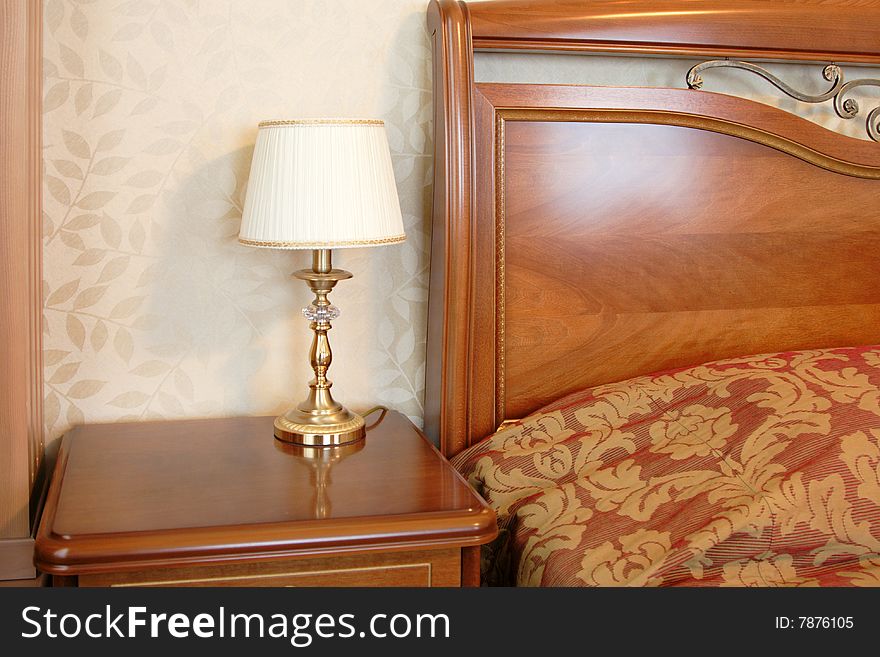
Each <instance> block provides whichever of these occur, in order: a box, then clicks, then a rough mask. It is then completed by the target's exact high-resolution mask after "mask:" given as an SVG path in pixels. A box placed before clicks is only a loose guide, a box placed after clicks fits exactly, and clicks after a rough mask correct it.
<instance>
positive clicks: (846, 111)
mask: <svg viewBox="0 0 880 657" xmlns="http://www.w3.org/2000/svg"><path fill="white" fill-rule="evenodd" d="M712 68H737V69H741V70H744V71H749V72H751V73H754V74H756V75H758V76H760V77H762V78H764V79H765V80H767V82H769V83H770V84H772V85H773V86H774V87H776V88H777V89H779V90H780V91H782V92H783V93H785V94H786V95H788V96H790V97H791V98H794V99H796V100H799V101H801V102H803V103H824V102H827V101H829V100H833V102H834V111H835V112H837V115H838V116H839V117H840V118H842V119H854V118H856V117H857V116H858V115H859V112H860V109H861V108H860V107H859V103H858V102H857V101H856V100H855V99H853V98H847V97H846V96H847V95H848V94H849V93H850V92H852V90H853V89H856V88H857V87H880V80H873V79H870V78H862V79H858V80H851V81H849V82H844V79H843V71H842V70H841V69H840V67H839V66H837V65H836V64H829V65H828V66H826V67H825V68H824V69H823V70H822V77H823V78H825V80H827V81H828V82H830V83H831V88H830V89H828V91H826V92H825V93H821V94H805V93H802V92H800V91H798V90H797V89H795V88H793V87H791V86H789V85H788V84H786V83H785V82H783V81H782V80H780V79H779V78H778V77H776V76H775V75H773V74H772V73H771V72H770V71H768V70H767V69H765V68H762V67H760V66H757V65H755V64H751V63H749V62H741V61H735V60H729V59H713V60H710V61H707V62H703V63H702V64H697V65H696V66H694V67H693V68H692V69H691V70H690V71H688V74H687V85H688V88H690V89H702V87H703V77H702V75H701V74H702V73H703V71H706V70H709V69H712ZM867 123H868V125H867V130H868V136H869V137H870V138H871V139H873V140H874V141H877V142H880V106H878V107H876V108H875V109H874V110H872V111H871V112H870V113H869V114H868V118H867Z"/></svg>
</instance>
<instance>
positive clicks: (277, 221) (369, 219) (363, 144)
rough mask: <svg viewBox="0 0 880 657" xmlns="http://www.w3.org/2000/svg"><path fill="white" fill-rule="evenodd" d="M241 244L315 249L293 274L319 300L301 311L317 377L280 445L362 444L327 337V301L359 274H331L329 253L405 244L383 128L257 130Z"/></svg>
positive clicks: (370, 123) (281, 426)
mask: <svg viewBox="0 0 880 657" xmlns="http://www.w3.org/2000/svg"><path fill="white" fill-rule="evenodd" d="M259 128H260V129H259V132H258V134H257V142H256V145H255V147H254V158H253V162H252V164H251V175H250V180H249V181H248V189H247V197H246V199H245V206H244V212H243V214H242V219H241V230H240V231H239V237H238V239H239V242H241V243H242V244H245V245H247V246H256V247H264V248H273V249H311V250H312V252H313V253H312V268H311V269H303V270H300V271H297V272H295V273H294V276H296V277H297V278H299V279H301V280H303V281H305V282H306V284H307V285H308V286H309V288H310V289H311V291H312V293H313V294H314V295H315V298H314V300H313V301H312V302H311V303H310V304H309V305H308V306H306V307H305V308H303V310H302V314H303V316H304V317H305V318H306V319H307V320H308V321H309V327H310V328H311V329H312V331H313V338H312V348H311V352H310V360H311V365H312V369H313V370H314V372H315V378H314V379H312V380H311V381H310V382H309V393H308V395H307V396H306V398H305V400H303V401H302V402H301V403H300V404H299V405H298V406H296V407H295V408H293V409H291V410H290V411H288V412H287V413H285V414H284V415H282V416H280V417H278V418H276V420H275V437H276V438H278V439H279V440H282V441H284V442H289V443H294V444H297V445H306V446H309V447H332V446H334V445H344V444H348V443H352V442H355V441H357V440H360V439H362V438H363V437H364V433H365V432H364V419H363V418H362V417H361V416H360V415H357V414H356V413H353V412H351V411H350V410H348V409H347V408H345V407H344V406H342V405H341V404H340V403H338V402H337V401H336V400H335V399H333V396H332V395H331V394H330V387H331V385H332V384H331V382H330V380H329V379H328V378H327V370H328V368H329V367H330V362H331V360H332V357H333V354H332V352H331V351H330V342H329V340H328V338H327V332H328V331H329V330H330V328H331V325H330V322H331V321H332V320H335V319H336V318H337V317H339V314H340V313H339V309H338V308H337V307H336V306H334V305H332V304H331V303H330V301H329V300H328V299H327V296H328V295H329V294H330V291H331V290H332V289H333V287H334V286H335V285H336V283H338V282H339V281H341V280H345V279H347V278H351V277H352V274H351V273H349V272H347V271H344V270H342V269H334V268H333V265H332V261H331V249H334V248H354V247H364V246H379V245H383V244H395V243H397V242H402V241H403V240H404V239H406V238H405V235H404V232H403V220H402V218H401V214H400V204H399V201H398V197H397V188H396V186H395V182H394V171H393V169H392V166H391V154H390V152H389V149H388V140H387V138H386V136H385V126H384V124H383V123H382V121H377V120H373V119H301V120H293V121H264V122H262V123H260V125H259Z"/></svg>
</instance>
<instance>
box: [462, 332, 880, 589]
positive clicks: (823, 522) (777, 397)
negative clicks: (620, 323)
mask: <svg viewBox="0 0 880 657" xmlns="http://www.w3.org/2000/svg"><path fill="white" fill-rule="evenodd" d="M453 464H454V465H455V467H456V468H458V470H459V471H460V472H461V473H462V474H463V475H464V476H465V477H466V478H467V479H468V481H469V482H470V483H471V485H473V486H474V487H475V488H476V489H477V490H478V491H479V492H480V493H481V494H482V495H483V497H484V498H485V499H486V500H487V501H488V502H489V503H490V504H491V505H492V506H493V507H494V508H495V510H496V512H497V514H498V520H499V528H500V534H499V538H498V539H497V540H496V541H495V542H493V543H492V544H490V545H489V546H487V547H486V548H485V549H484V553H483V564H482V570H483V578H484V582H485V583H487V584H491V585H520V586H880V347H877V346H870V347H854V348H842V349H827V350H816V351H797V352H785V353H777V354H770V355H758V356H749V357H745V358H737V359H731V360H725V361H718V362H713V363H707V364H703V365H699V366H697V367H690V368H686V369H680V370H674V371H666V372H660V373H656V374H653V375H649V376H643V377H639V378H635V379H631V380H628V381H623V382H621V383H615V384H612V385H603V386H600V387H596V388H591V389H588V390H583V391H580V392H577V393H574V394H571V395H568V396H566V397H564V398H562V399H559V400H558V401H556V402H554V403H553V404H551V405H549V406H547V407H545V408H543V409H541V410H540V411H539V412H537V413H535V414H533V415H531V416H529V417H527V418H525V419H523V420H521V421H519V422H517V423H515V424H513V425H512V426H509V427H507V428H505V429H504V430H502V431H499V432H498V433H496V434H494V435H492V436H490V437H488V438H486V439H484V440H483V441H481V442H479V443H477V444H475V445H473V446H471V447H470V448H468V449H467V450H465V451H464V452H462V453H460V454H458V455H457V456H456V457H455V458H454V459H453Z"/></svg>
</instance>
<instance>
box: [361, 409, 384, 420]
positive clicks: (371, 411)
mask: <svg viewBox="0 0 880 657" xmlns="http://www.w3.org/2000/svg"><path fill="white" fill-rule="evenodd" d="M376 411H382V412H383V413H387V412H388V408H387V407H386V406H373V408H371V409H370V410H368V411H367V412H366V413H362V414H361V417H363V418H366V417H367V416H368V415H371V414H373V413H375V412H376Z"/></svg>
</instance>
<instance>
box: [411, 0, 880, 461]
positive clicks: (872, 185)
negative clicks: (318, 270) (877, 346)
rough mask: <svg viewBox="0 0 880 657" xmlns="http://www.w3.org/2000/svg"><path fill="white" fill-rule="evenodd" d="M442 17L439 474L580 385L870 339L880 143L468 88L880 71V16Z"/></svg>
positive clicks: (652, 6)
mask: <svg viewBox="0 0 880 657" xmlns="http://www.w3.org/2000/svg"><path fill="white" fill-rule="evenodd" d="M428 18H429V26H430V28H431V30H432V33H433V35H434V43H435V51H434V88H435V95H434V98H435V100H434V102H435V121H434V128H435V143H436V144H437V145H438V149H437V154H436V156H435V166H434V172H435V174H434V175H435V185H434V222H433V234H434V238H433V239H434V251H433V254H432V268H431V288H430V295H429V333H428V354H429V357H428V363H427V395H428V399H427V400H426V409H428V410H429V412H427V413H426V418H425V420H426V430H427V431H428V432H429V434H430V435H434V436H437V437H438V438H439V440H440V444H441V449H442V450H443V452H444V453H445V454H447V455H454V454H456V453H458V452H459V451H461V450H462V449H464V448H465V447H467V446H468V445H469V444H472V443H473V442H475V441H477V440H480V439H481V438H483V437H484V436H486V435H488V434H489V433H491V432H493V431H494V430H495V429H496V427H497V426H498V425H499V423H500V422H502V421H503V420H505V419H507V418H510V417H515V416H520V415H522V414H523V413H526V412H528V411H529V410H534V409H535V408H536V407H538V406H540V405H541V404H542V403H543V402H545V401H549V400H550V399H551V398H553V397H554V396H558V394H561V392H564V391H565V390H569V389H571V388H573V387H577V386H580V385H585V384H587V383H599V382H608V381H611V380H614V379H616V378H620V377H623V376H629V375H632V374H639V373H645V372H647V371H649V370H650V368H652V367H666V366H673V365H676V364H690V361H692V360H693V359H707V358H712V357H717V358H721V357H724V356H726V355H732V354H735V353H746V352H748V351H751V350H756V349H757V350H761V349H768V350H775V349H782V348H789V347H791V348H794V347H803V346H828V345H830V344H845V343H848V344H854V343H858V342H866V341H875V340H877V339H878V338H877V334H876V331H875V329H874V327H875V326H877V324H878V323H877V321H876V320H877V315H876V313H877V305H876V302H877V299H876V296H875V293H874V290H875V289H876V286H874V285H873V284H869V280H871V279H872V278H875V277H876V273H877V267H876V264H875V261H876V259H874V260H871V259H870V258H869V256H868V255H867V254H868V253H869V252H870V250H871V249H872V248H874V247H875V246H876V237H877V233H876V224H874V223H872V219H876V216H877V215H876V211H875V208H876V203H875V202H872V201H871V198H872V194H873V197H876V191H873V192H872V191H871V190H875V189H876V187H877V184H876V182H875V180H876V179H877V178H878V175H880V149H878V146H877V144H876V143H873V142H867V141H863V140H857V139H852V138H848V137H843V136H841V135H837V134H834V133H831V132H829V131H827V130H825V129H823V128H821V127H819V126H817V125H815V124H812V123H810V122H808V121H805V120H800V119H797V118H795V117H793V116H791V115H788V114H786V113H785V112H782V111H781V110H778V109H774V108H771V107H765V106H761V105H758V104H756V103H750V102H749V101H744V100H741V99H736V98H732V97H726V96H722V95H719V94H709V93H705V92H694V91H688V90H674V89H662V90H660V89H655V90H644V89H610V90H602V89H599V88H589V87H578V86H573V85H572V86H567V87H562V86H552V85H540V84H533V85H475V84H474V79H473V65H472V61H473V56H474V51H475V50H479V49H490V50H496V51H502V52H503V51H509V50H521V49H531V50H572V51H581V50H582V51H596V52H618V53H632V54H652V55H658V54H659V55H679V56H687V57H706V58H715V57H724V56H731V57H742V58H760V59H766V60H771V61H773V60H779V61H788V60H816V61H819V62H823V63H828V62H829V61H838V62H862V63H877V62H880V1H878V0H794V1H792V2H759V1H756V0H743V1H742V2H740V1H737V2H733V1H720V0H718V1H707V2H699V3H696V2H689V1H688V0H662V1H660V2H647V1H645V0H613V1H612V0H595V1H591V2H586V1H578V0H564V1H563V0H548V1H547V2H540V3H538V2H529V1H526V0H498V1H494V2H471V3H465V2H459V1H457V0H435V1H434V2H432V3H431V7H430V9H429V15H428ZM599 110H602V111H599ZM542 112H543V113H544V115H545V116H544V118H543V120H541V119H539V117H538V116H537V115H538V114H539V113H542ZM565 112H569V114H567V115H564V113H565ZM664 114H672V115H675V117H676V121H677V125H676V126H673V125H672V123H675V122H676V121H674V122H672V123H669V122H667V125H665V126H664V121H663V118H662V116H663V115H664ZM527 115H531V116H527ZM588 115H589V116H588ZM499 121H501V124H503V123H504V122H507V123H509V125H510V126H511V129H510V134H509V138H508V141H507V143H506V145H505V146H504V147H503V148H502V147H500V145H499V144H500V139H499V138H498V137H499ZM551 123H552V124H565V123H567V124H576V125H568V126H560V125H553V126H549V124H551ZM603 123H604V124H607V126H606V127H602V126H601V125H599V124H603ZM517 124H521V125H517ZM615 124H622V125H623V126H625V127H620V126H618V127H614V126H615ZM514 125H516V127H513V126H514ZM548 126H549V127H548ZM545 139H546V140H547V141H546V142H545ZM645 142H653V146H654V147H655V148H654V150H653V151H652V150H650V147H651V145H650V144H649V145H648V146H645ZM740 142H742V143H740ZM627 145H633V148H632V149H630V150H627V148H626V146H627ZM606 147H607V149H608V152H607V153H606V154H604V155H603V153H602V149H603V148H606ZM661 147H664V148H665V150H663V149H662V148H661ZM646 149H648V150H646ZM657 149H661V150H657ZM642 155H644V156H645V159H644V161H642V159H641V156H642ZM508 157H509V161H508ZM728 158H733V159H732V162H731V165H730V166H729V167H728V166H727V165H726V164H725V162H726V160H727V159H728ZM753 167H754V168H753ZM508 179H509V181H508ZM505 187H509V188H510V191H509V192H508V191H506V190H505ZM645 199H650V200H651V204H648V203H646V202H645ZM505 204H510V208H511V209H510V212H509V213H506V212H505V208H504V206H505ZM667 211H668V212H667ZM508 214H509V216H508ZM830 258H834V259H836V262H835V263H834V264H831V263H829V262H828V260H829V259H830ZM819 260H823V261H825V263H824V264H821V263H820V262H819ZM508 261H509V264H508ZM609 286H610V287H609ZM752 286H754V287H755V288H756V289H754V290H751V291H749V290H750V289H751V287H752ZM615 289H616V290H618V292H617V295H615V294H614V293H613V290H615ZM508 297H509V300H508V299H507V298H508ZM511 303H512V304H513V305H512V306H510V305H509V304H511ZM508 320H509V321H510V322H511V326H510V327H507V326H506V323H507V321H508ZM508 329H510V330H508ZM765 331H766V333H765ZM651 336H654V337H653V338H652V337H651ZM582 341H586V349H585V351H584V352H583V353H580V352H578V348H577V346H576V345H578V344H580V343H581V342H582ZM508 361H509V362H508ZM685 361H688V362H685Z"/></svg>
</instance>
